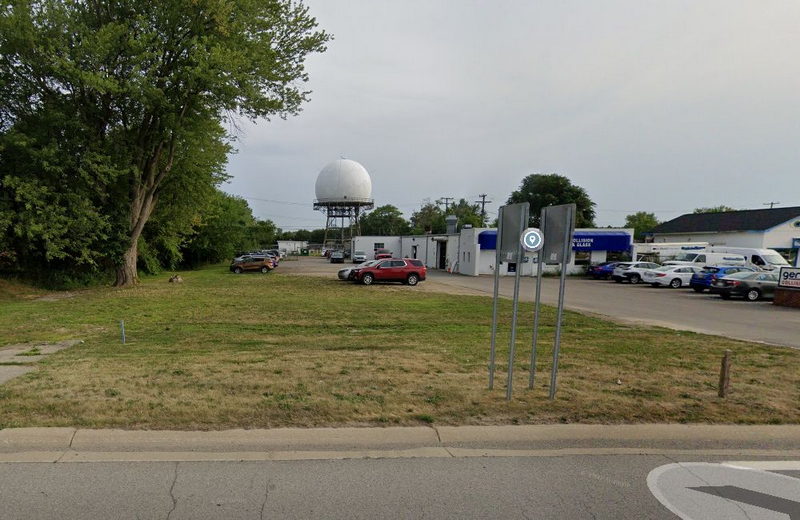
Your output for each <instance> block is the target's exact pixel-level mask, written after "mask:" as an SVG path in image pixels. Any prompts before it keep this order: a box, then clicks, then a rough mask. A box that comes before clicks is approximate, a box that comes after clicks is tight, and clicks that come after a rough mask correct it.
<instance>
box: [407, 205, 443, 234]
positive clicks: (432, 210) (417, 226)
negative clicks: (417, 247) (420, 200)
mask: <svg viewBox="0 0 800 520" xmlns="http://www.w3.org/2000/svg"><path fill="white" fill-rule="evenodd" d="M411 224H413V226H414V233H416V234H423V233H444V232H445V231H446V230H447V224H446V223H445V220H444V211H442V208H440V207H439V206H438V205H437V204H434V203H433V202H431V201H430V200H427V201H425V203H424V204H422V207H421V208H419V209H418V210H417V211H415V212H414V213H412V214H411Z"/></svg>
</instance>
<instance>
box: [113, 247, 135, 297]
mask: <svg viewBox="0 0 800 520" xmlns="http://www.w3.org/2000/svg"><path fill="white" fill-rule="evenodd" d="M138 257H139V246H138V240H133V241H132V242H131V246H130V247H129V248H128V250H127V251H125V254H124V255H122V264H121V265H120V266H119V267H117V280H116V281H115V282H114V286H115V287H125V286H127V285H135V284H137V283H138V282H139V273H138V271H137V270H136V261H137V259H138Z"/></svg>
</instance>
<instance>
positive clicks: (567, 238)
mask: <svg viewBox="0 0 800 520" xmlns="http://www.w3.org/2000/svg"><path fill="white" fill-rule="evenodd" d="M574 218H575V214H574V212H573V211H570V212H569V218H567V222H565V226H564V247H563V249H562V250H561V280H560V282H559V287H558V313H557V314H556V339H555V343H554V344H553V369H552V371H551V372H550V400H551V401H552V400H553V399H555V398H556V378H557V377H558V354H559V350H560V349H561V317H562V316H563V314H564V289H565V288H566V285H567V258H568V255H569V248H570V247H572V244H571V242H572V241H571V240H570V231H571V230H572V222H573V220H574Z"/></svg>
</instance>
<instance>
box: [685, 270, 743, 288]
mask: <svg viewBox="0 0 800 520" xmlns="http://www.w3.org/2000/svg"><path fill="white" fill-rule="evenodd" d="M754 271H755V269H753V268H752V267H744V266H741V265H714V266H708V267H705V268H704V269H703V270H702V271H700V272H699V273H695V274H694V275H693V276H692V279H691V280H689V286H690V287H691V288H692V289H694V291H695V292H699V293H700V292H703V291H705V290H706V289H708V288H709V287H711V284H712V283H714V282H715V281H716V280H717V279H718V278H722V277H723V276H728V275H731V274H734V273H741V272H749V273H752V272H754Z"/></svg>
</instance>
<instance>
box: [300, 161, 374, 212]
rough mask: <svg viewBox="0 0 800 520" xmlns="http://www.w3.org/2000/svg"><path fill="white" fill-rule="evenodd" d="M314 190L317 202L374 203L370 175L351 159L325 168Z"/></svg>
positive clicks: (335, 162)
mask: <svg viewBox="0 0 800 520" xmlns="http://www.w3.org/2000/svg"><path fill="white" fill-rule="evenodd" d="M314 189H315V191H316V194H317V202H344V203H348V202H372V180H371V179H370V178H369V173H367V170H366V168H364V167H363V166H361V165H360V164H359V163H357V162H356V161H351V160H350V159H337V160H336V161H333V162H332V163H330V164H328V165H327V166H325V167H324V168H323V169H322V171H321V172H319V176H318V177H317V184H316V186H315V187H314Z"/></svg>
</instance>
